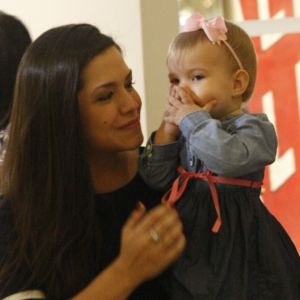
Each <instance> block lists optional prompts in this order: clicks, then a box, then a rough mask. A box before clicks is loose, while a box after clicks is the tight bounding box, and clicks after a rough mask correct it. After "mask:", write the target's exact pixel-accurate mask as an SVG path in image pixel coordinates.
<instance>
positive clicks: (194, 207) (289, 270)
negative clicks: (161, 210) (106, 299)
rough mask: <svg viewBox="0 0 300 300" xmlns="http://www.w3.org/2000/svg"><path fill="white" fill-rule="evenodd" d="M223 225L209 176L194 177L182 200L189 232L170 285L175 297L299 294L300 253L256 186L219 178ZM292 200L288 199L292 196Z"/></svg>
mask: <svg viewBox="0 0 300 300" xmlns="http://www.w3.org/2000/svg"><path fill="white" fill-rule="evenodd" d="M216 186H217V190H218V196H219V202H220V209H221V218H222V225H221V228H220V230H219V232H218V233H213V232H212V231H211V229H212V226H213V224H214V222H215V220H216V212H215V207H214V205H213V201H212V197H211V192H210V190H209V187H208V184H207V182H204V181H200V180H192V181H190V182H189V185H188V188H187V190H186V191H185V192H184V195H183V196H182V199H180V200H179V201H178V202H177V203H176V204H175V206H176V208H177V209H178V212H179V214H180V216H181V219H182V222H183V225H184V231H185V234H186V238H187V246H186V249H185V251H184V253H183V254H182V256H181V257H180V258H179V259H178V260H177V262H176V263H175V264H174V265H173V266H172V267H171V268H170V270H169V272H168V275H167V276H166V278H165V280H166V281H165V285H166V287H167V290H168V292H169V294H170V297H171V299H174V300H189V299H197V300H202V299H205V300H215V299H217V300H260V299H262V300H299V299H300V258H299V255H298V252H297V250H296V247H295V245H294V244H293V243H292V241H291V239H290V238H289V236H288V235H287V233H286V231H285V230H284V229H283V227H282V226H281V225H280V223H279V222H278V221H277V220H276V219H275V218H274V216H273V215H271V213H270V212H269V211H268V210H267V208H266V207H265V206H264V204H263V203H262V201H261V200H260V198H259V190H258V189H253V188H245V187H237V186H228V185H222V184H217V185H216ZM287 201H288V199H287Z"/></svg>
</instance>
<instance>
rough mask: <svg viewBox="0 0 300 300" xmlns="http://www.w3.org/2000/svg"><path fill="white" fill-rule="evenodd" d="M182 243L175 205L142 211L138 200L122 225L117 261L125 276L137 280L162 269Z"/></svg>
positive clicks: (175, 256)
mask: <svg viewBox="0 0 300 300" xmlns="http://www.w3.org/2000/svg"><path fill="white" fill-rule="evenodd" d="M184 246H185V237H184V235H183V232H182V224H181V222H180V220H179V217H178V214H177V212H176V210H175V209H174V208H171V207H170V206H169V205H168V204H161V205H159V206H157V207H155V208H153V209H152V210H150V211H149V212H145V208H144V206H143V205H142V204H140V205H139V207H138V208H137V209H136V210H135V211H134V212H133V213H132V214H131V216H130V217H129V219H128V221H127V223H126V224H125V225H124V227H123V231H122V241H121V251H120V255H119V257H118V258H117V260H116V263H118V266H119V267H120V270H122V271H123V272H124V276H127V277H130V278H131V279H132V280H133V281H135V282H136V283H137V284H140V283H141V282H143V281H145V280H147V279H150V278H151V277H154V276H155V275H157V274H159V273H160V272H162V271H163V270H164V269H165V268H166V267H167V266H168V265H169V264H171V263H172V262H173V261H174V260H175V259H176V258H177V257H178V256H179V254H180V253H181V252H182V250H183V249H184Z"/></svg>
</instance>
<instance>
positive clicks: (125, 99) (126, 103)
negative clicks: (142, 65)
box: [120, 90, 142, 114]
mask: <svg viewBox="0 0 300 300" xmlns="http://www.w3.org/2000/svg"><path fill="white" fill-rule="evenodd" d="M141 105H142V103H141V98H140V96H139V94H138V93H137V92H136V91H127V90H126V91H125V92H124V93H123V95H122V99H121V101H120V110H121V112H122V113H123V114H126V113H130V112H132V111H139V110H140V108H141Z"/></svg>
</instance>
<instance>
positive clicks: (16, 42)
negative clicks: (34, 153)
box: [0, 11, 31, 130]
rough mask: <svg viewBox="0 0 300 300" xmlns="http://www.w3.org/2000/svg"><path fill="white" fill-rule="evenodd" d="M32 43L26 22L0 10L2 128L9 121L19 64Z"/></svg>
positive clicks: (0, 123) (0, 121)
mask: <svg viewBox="0 0 300 300" xmlns="http://www.w3.org/2000/svg"><path fill="white" fill-rule="evenodd" d="M30 43H31V38H30V35H29V33H28V31H27V29H26V27H25V26H24V24H23V23H22V22H21V21H20V20H19V19H17V18H16V17H14V16H11V15H8V14H6V13H4V12H1V11H0V130H3V129H4V128H6V127H7V125H8V123H9V117H10V111H11V104H12V98H13V88H14V84H15V79H16V74H17V69H18V65H19V63H20V60H21V57H22V55H23V53H24V52H25V50H26V48H27V47H28V46H29V44H30Z"/></svg>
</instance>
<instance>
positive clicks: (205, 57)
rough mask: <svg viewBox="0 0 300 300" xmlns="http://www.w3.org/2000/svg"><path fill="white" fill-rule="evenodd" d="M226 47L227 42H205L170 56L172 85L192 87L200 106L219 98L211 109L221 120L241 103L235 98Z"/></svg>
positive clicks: (231, 70) (213, 114) (169, 66)
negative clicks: (219, 43) (218, 43)
mask: <svg viewBox="0 0 300 300" xmlns="http://www.w3.org/2000/svg"><path fill="white" fill-rule="evenodd" d="M225 47H226V46H225V45H224V44H221V45H217V44H215V45H213V44H212V43H211V42H209V41H204V42H199V43H198V44H197V45H196V46H194V47H192V48H190V49H188V50H185V51H182V52H179V53H175V54H171V55H170V56H169V58H168V70H169V80H170V83H171V85H179V86H181V87H183V88H185V89H189V90H191V91H192V92H193V94H194V95H195V96H196V99H194V101H195V102H196V103H197V104H198V105H199V106H203V105H204V104H205V103H207V102H209V101H212V100H216V103H217V104H216V105H215V107H214V108H213V110H212V111H211V115H212V116H213V117H214V118H216V119H222V118H224V117H225V116H226V115H228V114H230V113H231V112H233V111H235V110H237V109H239V108H240V106H241V103H242V101H241V100H240V101H237V99H235V98H234V97H233V87H234V80H233V79H234V73H235V72H234V71H235V70H234V69H233V67H232V65H231V64H232V62H231V61H229V59H228V57H227V55H226V52H225V51H226V49H225Z"/></svg>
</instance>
